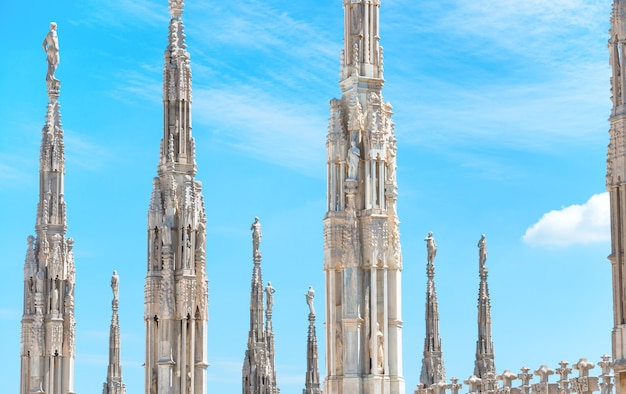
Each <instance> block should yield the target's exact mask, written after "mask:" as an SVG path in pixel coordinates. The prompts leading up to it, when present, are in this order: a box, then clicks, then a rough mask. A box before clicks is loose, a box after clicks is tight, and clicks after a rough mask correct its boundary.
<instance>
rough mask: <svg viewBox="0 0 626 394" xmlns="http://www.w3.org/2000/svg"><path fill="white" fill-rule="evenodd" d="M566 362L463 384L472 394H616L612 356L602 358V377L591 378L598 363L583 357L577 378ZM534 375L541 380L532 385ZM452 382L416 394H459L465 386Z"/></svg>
mask: <svg viewBox="0 0 626 394" xmlns="http://www.w3.org/2000/svg"><path fill="white" fill-rule="evenodd" d="M568 365H569V363H568V362H567V361H561V362H560V363H559V367H558V368H557V369H556V370H552V369H550V368H548V366H547V365H542V366H540V367H539V369H537V370H536V371H534V372H533V373H530V368H528V367H523V368H521V372H520V373H518V374H515V373H513V372H511V371H510V370H505V371H504V372H503V373H502V374H500V375H495V374H493V375H492V376H487V377H485V378H482V379H481V378H478V377H476V376H470V377H469V378H468V379H467V380H465V381H464V382H463V384H464V385H465V386H466V387H467V388H468V390H467V393H469V394H480V393H483V394H591V393H593V392H597V391H599V392H600V394H612V393H613V374H612V373H611V366H612V363H611V357H610V356H608V355H604V356H602V361H600V362H599V363H598V366H599V367H600V369H601V372H602V373H601V374H600V375H599V376H590V371H591V370H592V369H593V368H595V364H594V363H592V362H590V361H587V359H586V358H581V359H580V360H579V361H578V362H577V363H576V364H574V365H572V368H573V369H576V370H578V377H570V374H571V373H572V368H569V367H568ZM555 372H556V376H557V377H558V378H559V379H558V380H557V381H556V382H553V383H550V382H549V381H548V379H549V377H550V375H554V373H555ZM534 376H537V377H538V381H536V382H531V380H532V379H533V377H534ZM514 380H519V382H518V383H519V385H517V386H516V387H513V381H514ZM450 381H451V383H449V384H448V383H446V382H439V383H436V384H433V385H431V386H429V387H424V385H423V384H418V385H417V389H416V390H415V394H446V393H450V394H459V390H461V388H462V387H463V384H461V383H459V380H458V379H457V378H452V379H450Z"/></svg>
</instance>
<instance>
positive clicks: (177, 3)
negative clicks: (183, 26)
mask: <svg viewBox="0 0 626 394" xmlns="http://www.w3.org/2000/svg"><path fill="white" fill-rule="evenodd" d="M184 8H185V0H170V15H171V16H172V19H180V18H181V16H182V15H183V11H184Z"/></svg>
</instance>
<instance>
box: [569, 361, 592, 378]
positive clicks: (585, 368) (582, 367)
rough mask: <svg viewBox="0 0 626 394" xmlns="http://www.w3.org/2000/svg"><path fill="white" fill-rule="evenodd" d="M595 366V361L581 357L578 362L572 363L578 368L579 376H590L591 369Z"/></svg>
mask: <svg viewBox="0 0 626 394" xmlns="http://www.w3.org/2000/svg"><path fill="white" fill-rule="evenodd" d="M595 366H596V365H595V364H594V363H592V362H591V361H587V359H586V358H581V359H580V360H578V362H577V363H576V364H574V365H572V368H574V369H577V370H578V373H579V376H589V370H590V369H592V368H594V367H595Z"/></svg>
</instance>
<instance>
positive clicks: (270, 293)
mask: <svg viewBox="0 0 626 394" xmlns="http://www.w3.org/2000/svg"><path fill="white" fill-rule="evenodd" d="M274 293H276V289H275V288H274V287H272V282H267V286H266V287H265V294H266V299H265V300H266V302H267V311H268V312H269V313H271V312H272V306H274Z"/></svg>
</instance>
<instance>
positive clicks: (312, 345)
mask: <svg viewBox="0 0 626 394" xmlns="http://www.w3.org/2000/svg"><path fill="white" fill-rule="evenodd" d="M304 296H305V297H306V303H307V305H308V306H309V330H308V335H307V341H306V377H305V380H304V389H303V390H302V394H322V390H321V389H320V373H319V370H318V368H317V359H318V354H317V335H316V333H315V306H314V304H313V302H314V298H315V291H314V290H313V287H312V286H309V290H308V291H307V292H306V294H305V295H304Z"/></svg>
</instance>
